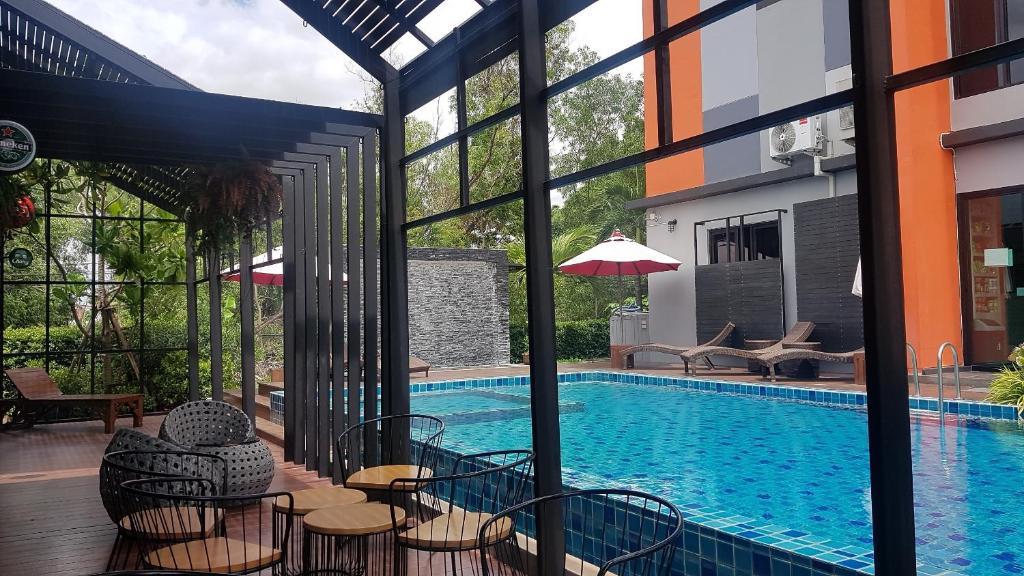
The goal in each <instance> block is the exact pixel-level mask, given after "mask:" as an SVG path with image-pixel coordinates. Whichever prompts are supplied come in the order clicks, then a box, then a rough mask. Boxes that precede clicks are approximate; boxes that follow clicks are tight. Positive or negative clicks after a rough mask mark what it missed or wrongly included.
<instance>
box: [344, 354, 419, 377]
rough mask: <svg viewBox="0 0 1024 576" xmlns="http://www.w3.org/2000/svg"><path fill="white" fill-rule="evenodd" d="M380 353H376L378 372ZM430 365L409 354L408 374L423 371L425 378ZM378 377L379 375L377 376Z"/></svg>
mask: <svg viewBox="0 0 1024 576" xmlns="http://www.w3.org/2000/svg"><path fill="white" fill-rule="evenodd" d="M380 368H381V366H380V355H379V354H378V355H377V373H378V374H380ZM431 368H432V366H431V365H430V364H427V362H426V361H425V360H421V359H420V358H417V357H415V356H412V355H410V356H409V374H418V373H420V372H422V373H423V377H424V378H427V377H429V376H430V369H431ZM345 370H348V351H346V352H345ZM378 377H379V376H378Z"/></svg>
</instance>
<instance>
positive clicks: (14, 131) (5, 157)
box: [0, 120, 36, 172]
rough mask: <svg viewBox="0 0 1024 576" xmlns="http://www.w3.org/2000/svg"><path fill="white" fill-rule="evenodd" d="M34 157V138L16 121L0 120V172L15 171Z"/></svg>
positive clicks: (30, 161) (26, 164)
mask: <svg viewBox="0 0 1024 576" xmlns="http://www.w3.org/2000/svg"><path fill="white" fill-rule="evenodd" d="M35 157H36V139H35V138H33V137H32V133H31V132H29V131H28V128H25V127H24V126H22V125H21V124H18V123H17V122H12V121H10V120H0V172H17V171H19V170H21V169H22V168H24V167H26V166H28V165H29V164H31V163H32V160H34V159H35Z"/></svg>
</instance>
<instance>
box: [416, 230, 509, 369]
mask: <svg viewBox="0 0 1024 576" xmlns="http://www.w3.org/2000/svg"><path fill="white" fill-rule="evenodd" d="M409 350H410V352H411V353H412V354H413V355H414V356H417V357H419V358H422V359H423V360H425V361H427V362H429V363H430V364H432V365H433V366H443V367H458V366H486V365H494V364H507V363H508V358H509V334H508V258H507V257H506V255H505V251H504V250H472V249H454V248H453V249H448V248H443V249H441V248H410V249H409Z"/></svg>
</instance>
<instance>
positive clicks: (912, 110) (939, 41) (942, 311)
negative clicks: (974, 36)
mask: <svg viewBox="0 0 1024 576" xmlns="http://www.w3.org/2000/svg"><path fill="white" fill-rule="evenodd" d="M890 13H891V15H892V38H893V69H894V71H895V72H900V71H903V70H907V69H909V68H914V67H917V66H921V65H924V64H929V63H932V62H935V61H938V60H942V59H944V58H946V57H947V56H948V49H947V44H946V13H945V6H944V3H943V2H940V1H937V0H891V3H890ZM950 98H951V94H950V88H949V83H948V82H946V81H942V82H936V83H933V84H929V85H926V86H920V87H918V88H914V89H912V90H908V91H904V92H901V93H898V94H897V95H896V145H897V156H898V160H899V186H900V222H901V234H902V244H903V246H902V248H903V294H904V299H905V310H906V324H907V341H908V342H910V343H911V344H913V345H914V347H915V348H917V351H918V354H919V356H920V359H921V364H922V367H933V366H935V363H936V362H935V357H936V352H937V351H938V348H939V346H940V345H941V344H942V343H943V342H944V341H946V340H950V341H952V342H953V343H954V344H956V347H957V349H958V350H960V351H961V353H962V351H963V339H962V331H961V320H960V316H961V314H960V270H959V266H958V253H957V224H956V187H955V186H956V184H955V181H954V174H953V155H952V153H951V152H949V151H947V150H943V149H942V148H941V147H940V146H939V135H940V134H941V133H943V132H948V131H949V130H950ZM947 354H948V353H947ZM947 358H948V357H947ZM948 362H949V360H948V359H947V363H948Z"/></svg>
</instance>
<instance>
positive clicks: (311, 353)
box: [302, 165, 319, 470]
mask: <svg viewBox="0 0 1024 576" xmlns="http://www.w3.org/2000/svg"><path fill="white" fill-rule="evenodd" d="M303 172H304V173H305V177H304V178H303V191H302V196H303V199H304V203H303V212H302V219H303V221H304V224H305V225H304V228H303V234H304V235H305V238H304V243H305V248H304V249H303V252H302V259H303V261H304V263H305V271H306V273H305V276H304V277H303V278H302V281H304V282H305V284H306V292H305V300H304V301H303V307H304V314H305V317H306V325H305V331H306V339H305V349H304V350H303V354H304V358H303V361H304V364H305V366H306V372H305V375H304V376H305V379H304V381H303V385H304V386H305V390H306V470H315V469H316V464H317V462H316V456H317V454H319V450H318V448H319V447H318V441H319V435H318V433H317V415H318V414H317V405H316V402H317V395H316V383H317V382H316V368H317V366H316V347H317V335H316V329H317V318H316V260H315V255H316V254H315V252H316V221H315V218H314V216H315V213H316V175H315V174H314V169H313V166H312V165H306V168H304V169H303Z"/></svg>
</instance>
